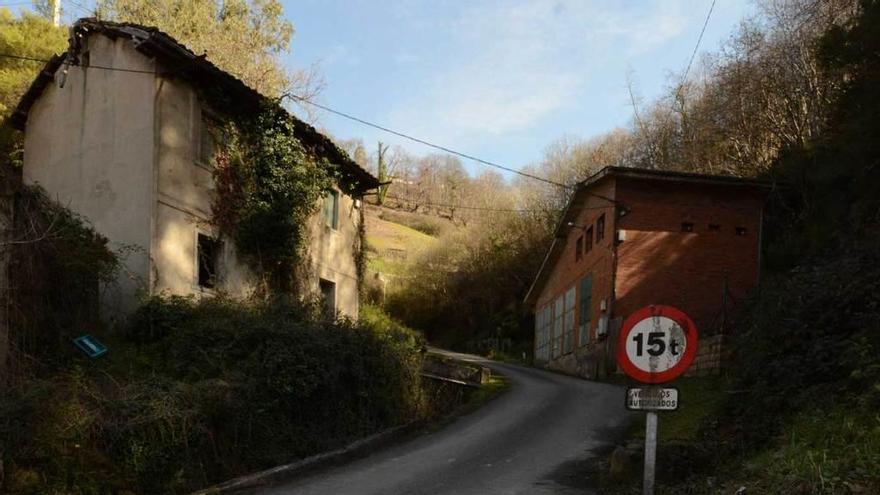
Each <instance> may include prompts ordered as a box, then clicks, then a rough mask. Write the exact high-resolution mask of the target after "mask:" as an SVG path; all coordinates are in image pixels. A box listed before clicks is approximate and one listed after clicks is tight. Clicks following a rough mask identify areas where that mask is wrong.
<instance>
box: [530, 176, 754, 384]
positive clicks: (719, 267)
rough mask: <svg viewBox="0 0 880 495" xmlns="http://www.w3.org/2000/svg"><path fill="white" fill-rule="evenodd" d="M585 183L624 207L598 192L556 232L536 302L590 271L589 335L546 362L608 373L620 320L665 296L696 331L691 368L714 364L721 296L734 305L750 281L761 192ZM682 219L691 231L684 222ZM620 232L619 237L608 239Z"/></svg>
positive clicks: (584, 372)
mask: <svg viewBox="0 0 880 495" xmlns="http://www.w3.org/2000/svg"><path fill="white" fill-rule="evenodd" d="M591 192H593V193H596V194H599V195H603V196H606V197H611V198H613V199H615V200H617V201H618V205H619V207H623V208H624V209H625V210H626V213H625V215H622V216H620V215H618V210H617V209H616V208H615V206H614V205H613V204H611V203H609V202H608V201H607V200H604V199H601V198H599V197H596V196H589V195H587V196H586V197H585V198H583V199H580V200H578V199H577V198H576V201H580V203H577V204H576V203H573V204H572V206H571V207H572V208H579V210H580V213H579V214H578V216H577V220H576V221H575V222H574V223H575V226H574V227H572V228H569V229H568V231H567V232H566V233H565V237H564V238H559V239H558V240H557V242H563V243H564V249H563V250H562V254H561V255H560V257H559V259H558V260H557V261H556V263H555V264H554V266H553V267H552V268H550V270H551V271H550V275H549V276H548V278H547V281H546V283H545V285H544V287H543V289H542V291H541V293H540V295H539V296H538V298H537V304H536V308H535V309H536V310H540V309H542V308H543V307H545V306H546V305H547V304H552V303H553V301H554V300H556V298H557V297H559V296H560V295H563V294H565V292H566V291H567V290H568V289H569V288H571V287H578V285H579V281H580V280H581V279H582V278H583V277H584V276H586V275H587V274H592V277H593V290H592V305H591V315H592V319H591V323H590V338H589V341H588V342H586V343H584V342H579V341H576V343H575V346H574V351H573V352H571V353H568V354H565V355H562V356H560V357H558V358H556V359H551V360H550V362H549V363H547V367H549V368H552V369H556V370H559V371H563V372H566V373H570V374H575V375H579V376H584V377H587V378H597V377H602V376H605V375H607V374H609V373H612V372H614V371H615V370H616V362H615V354H614V344H615V342H616V328H618V327H619V326H620V322H621V320H622V319H625V318H626V317H627V316H629V315H630V314H631V313H633V312H634V311H635V310H637V309H639V308H641V307H642V306H645V305H648V304H669V305H672V306H675V307H677V308H679V309H681V310H683V311H684V312H685V313H687V314H688V315H690V316H691V318H692V319H693V320H694V322H695V324H696V325H697V328H698V330H699V331H700V333H701V335H703V338H702V339H701V344H700V351H699V354H698V357H697V362H695V363H694V368H695V369H694V371H693V372H694V373H704V372H707V371H709V370H712V369H717V367H718V366H719V363H720V360H721V358H720V349H721V337H718V338H714V337H711V335H713V334H715V333H718V332H719V331H720V330H721V328H720V326H721V322H722V306H723V304H722V301H725V300H726V304H727V305H726V310H727V311H733V310H734V308H735V304H736V302H737V301H739V300H741V299H742V298H744V297H745V296H747V295H748V294H749V292H751V290H752V289H753V288H754V286H755V284H756V283H757V279H758V264H759V257H758V252H759V244H760V239H759V234H760V225H761V209H762V206H763V196H762V194H761V193H759V192H757V191H755V190H753V189H749V188H745V187H738V186H729V185H709V184H694V183H683V182H678V181H668V180H637V179H626V178H612V179H610V180H605V181H602V182H600V183H598V184H596V185H595V186H593V188H592V189H591ZM603 214H604V216H605V236H604V239H603V240H602V241H599V242H596V240H595V233H596V221H597V219H598V217H599V216H600V215H603ZM683 224H688V226H689V227H687V229H685V230H689V231H683ZM590 226H592V227H593V247H592V250H590V251H589V252H587V253H585V254H584V255H583V256H582V257H581V258H580V259H578V257H577V256H576V254H575V252H576V249H575V247H576V245H577V239H578V238H579V237H581V236H582V235H584V234H585V229H586V228H587V227H590ZM618 231H621V232H623V234H622V235H623V237H624V238H623V240H621V241H620V242H619V243H618V244H617V245H616V247H615V244H614V242H615V239H616V238H617V235H616V233H617V232H618ZM615 255H616V259H615ZM577 290H578V291H580V288H579V287H578V288H577ZM577 300H580V294H579V293H578V294H577ZM603 300H604V301H606V308H607V309H606V310H605V311H603V310H602V309H601V305H602V301H603ZM576 311H577V316H576V326H577V325H579V324H580V322H581V319H582V315H580V314H579V312H580V308H579V307H578V308H577V310H576ZM603 315H604V316H607V317H608V318H609V320H610V322H609V334H608V336H607V337H606V338H604V339H599V338H597V335H596V330H597V326H598V322H599V317H600V316H603ZM575 334H577V331H575ZM576 337H577V335H576Z"/></svg>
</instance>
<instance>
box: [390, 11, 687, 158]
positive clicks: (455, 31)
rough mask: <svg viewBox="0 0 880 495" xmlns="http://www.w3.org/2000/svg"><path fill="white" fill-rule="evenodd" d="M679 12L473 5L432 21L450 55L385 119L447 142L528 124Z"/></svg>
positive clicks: (640, 49) (644, 44)
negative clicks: (448, 18) (451, 16)
mask: <svg viewBox="0 0 880 495" xmlns="http://www.w3.org/2000/svg"><path fill="white" fill-rule="evenodd" d="M681 12H682V9H681V8H680V5H679V4H678V2H675V1H663V2H659V1H658V2H653V3H645V2H639V3H636V4H634V5H633V6H632V7H631V8H626V7H624V6H622V4H621V3H620V2H614V1H610V2H608V3H599V2H583V1H579V0H572V1H563V0H517V1H513V0H498V1H495V2H491V3H478V4H468V7H467V8H465V9H464V10H462V11H460V12H459V13H458V14H459V15H458V16H457V17H456V18H455V19H454V20H453V21H452V22H451V23H448V22H443V23H442V24H439V23H440V22H442V21H438V22H437V23H435V24H434V28H435V29H445V30H447V32H445V33H443V38H444V39H447V40H448V42H449V46H448V47H443V48H444V57H443V59H442V60H440V61H438V62H437V65H436V67H433V68H432V73H431V74H429V75H428V76H427V78H426V79H425V86H423V87H421V88H408V89H407V90H406V91H404V95H405V96H404V97H403V98H402V99H400V100H398V101H397V102H396V103H395V105H393V106H392V107H391V109H390V110H389V115H388V116H387V117H386V118H385V119H384V120H385V121H387V122H389V124H390V125H392V126H396V127H399V128H401V129H407V130H409V131H411V132H413V133H415V134H417V135H419V136H423V137H425V138H428V139H433V140H437V141H440V142H457V143H460V142H462V141H470V140H474V139H478V138H479V137H480V136H481V135H483V136H485V137H489V136H497V135H501V134H504V133H510V132H517V131H526V130H528V129H530V128H533V126H535V125H538V124H539V123H540V122H541V121H542V119H546V118H548V117H550V116H551V115H552V114H553V113H554V112H557V111H559V110H561V109H564V107H565V106H566V104H567V103H568V102H570V101H572V100H574V99H576V98H577V97H578V94H579V92H581V91H584V90H585V88H586V87H587V84H588V83H589V81H590V78H591V73H593V72H595V71H598V70H601V68H602V67H603V60H607V59H608V57H610V56H611V52H612V50H613V53H614V54H616V56H621V55H624V56H626V55H634V54H637V53H644V52H646V51H649V50H651V49H656V48H657V47H658V46H659V45H661V44H663V43H664V42H666V41H668V40H670V39H672V38H674V37H675V36H677V35H678V34H680V33H681V32H682V31H683V29H684V28H685V25H686V21H688V20H689V19H687V18H686V16H685V15H683V14H682V13H681ZM425 62H426V61H425V60H422V63H425ZM621 77H622V75H621Z"/></svg>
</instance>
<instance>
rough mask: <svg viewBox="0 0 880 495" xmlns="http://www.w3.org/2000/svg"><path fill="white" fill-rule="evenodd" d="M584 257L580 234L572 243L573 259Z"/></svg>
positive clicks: (582, 240) (582, 239) (582, 238)
mask: <svg viewBox="0 0 880 495" xmlns="http://www.w3.org/2000/svg"><path fill="white" fill-rule="evenodd" d="M583 257H584V236H580V237H578V239H577V242H575V244H574V260H575V261H580V260H581V259H582V258H583Z"/></svg>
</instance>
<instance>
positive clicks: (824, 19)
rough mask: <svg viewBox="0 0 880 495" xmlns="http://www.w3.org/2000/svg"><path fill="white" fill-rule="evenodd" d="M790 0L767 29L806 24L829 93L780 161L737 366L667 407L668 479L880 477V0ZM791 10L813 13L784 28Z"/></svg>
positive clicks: (804, 483)
mask: <svg viewBox="0 0 880 495" xmlns="http://www.w3.org/2000/svg"><path fill="white" fill-rule="evenodd" d="M787 9H788V10H786V9H781V10H777V11H775V14H777V17H775V18H772V19H771V20H775V22H776V24H772V23H771V24H770V26H769V27H768V28H767V29H768V31H764V32H765V33H766V35H765V37H766V39H768V40H770V41H769V43H770V46H769V48H773V47H774V46H777V47H780V48H781V47H782V46H787V45H785V43H787V42H792V41H793V40H792V39H790V38H787V37H786V36H803V37H802V38H797V41H798V42H799V43H802V44H803V45H802V50H803V51H804V53H805V54H807V55H809V57H811V58H810V59H808V61H809V63H810V64H812V67H814V68H815V73H814V74H815V77H816V78H817V81H818V82H819V85H818V86H816V87H822V88H825V90H827V93H823V101H824V102H825V103H822V104H821V109H820V110H821V111H819V110H817V113H816V114H811V118H815V119H816V129H815V131H814V133H813V134H812V135H810V136H805V137H804V138H803V139H802V140H801V142H799V143H790V144H788V145H786V146H783V147H781V148H780V149H779V150H778V152H776V153H774V154H773V157H772V160H769V161H768V165H767V166H768V173H770V174H771V175H772V176H774V177H777V178H780V179H783V180H784V181H785V183H786V186H784V187H785V189H784V190H783V192H782V194H780V195H779V196H778V197H776V198H775V199H774V203H773V204H771V207H770V212H771V216H770V218H769V222H768V226H767V227H768V229H767V233H768V240H767V244H766V245H765V253H766V254H767V258H766V262H767V263H766V269H767V270H766V272H765V274H764V279H763V282H762V285H761V287H760V289H759V290H758V291H757V292H756V293H755V294H753V295H752V297H751V298H750V299H749V300H748V301H747V302H746V303H745V306H744V307H743V308H742V312H741V314H740V315H739V318H738V320H737V322H736V325H735V327H736V328H735V330H734V332H732V333H731V336H730V337H731V340H730V343H731V345H730V348H729V354H728V356H727V357H726V360H725V363H726V368H725V371H724V374H723V376H722V377H720V378H719V379H718V381H717V383H715V384H714V385H713V387H712V388H710V389H704V390H702V391H700V392H699V393H696V394H694V391H693V390H689V388H690V387H689V386H688V385H685V384H688V383H690V382H688V381H685V382H683V383H682V386H683V389H684V390H683V394H682V404H683V405H682V410H681V411H680V412H679V413H672V414H668V415H663V416H662V418H661V426H660V428H661V442H660V445H659V453H658V473H659V480H658V482H659V484H660V486H659V487H658V491H660V492H663V493H700V494H702V493H705V494H710V493H711V494H717V493H724V494H727V493H742V492H744V493H780V494H782V493H786V494H788V493H797V494H814V493H815V494H819V493H822V494H826V493H827V494H855V493H865V494H867V493H878V492H880V417H878V416H877V410H878V407H880V357H878V356H880V292H878V289H880V286H878V284H880V268H878V267H880V255H878V253H880V229H878V225H880V216H878V215H880V203H878V201H880V189H878V181H880V175H878V174H880V169H878V167H877V163H878V157H880V144H878V143H880V135H878V126H877V117H876V116H877V113H878V110H880V92H878V90H877V88H878V87H880V86H878V83H880V59H878V55H877V53H878V52H877V47H878V46H880V30H878V26H880V2H876V1H863V2H859V3H858V4H854V3H850V2H829V3H819V2H816V3H813V2H794V3H790V4H787ZM848 9H853V10H848ZM792 19H808V21H801V22H805V23H804V24H802V26H801V28H800V30H794V31H785V30H783V28H784V27H786V26H789V25H788V24H785V23H786V22H788V21H791V20H792ZM786 33H788V34H786ZM807 35H809V36H807ZM767 53H768V55H765V56H764V57H758V58H757V59H756V60H755V61H753V63H756V64H762V63H770V62H771V61H770V60H766V57H769V56H770V55H769V54H774V53H776V52H772V51H769V49H768V52H767ZM779 54H780V55H781V53H779ZM731 63H732V62H731ZM737 63H744V62H737ZM729 67H730V66H729V65H724V66H722V67H721V69H719V70H722V72H721V73H720V74H721V75H723V74H725V73H727V72H724V71H723V69H729ZM789 84H793V82H790V83H789ZM721 89H722V88H718V89H717V91H720V90H721ZM710 94H712V93H710ZM699 101H700V100H698V102H699ZM817 104H818V103H817ZM768 111H769V110H768ZM691 394H694V395H693V396H691ZM688 401H695V402H704V403H707V404H710V405H711V407H710V408H709V409H708V410H706V409H702V408H691V407H689V405H688ZM664 429H666V430H670V431H671V432H678V431H682V430H687V431H690V432H691V434H689V435H684V436H678V435H664V434H663V433H662V432H663V431H664ZM607 481H608V482H607V483H606V486H604V487H603V492H608V493H640V477H639V475H638V473H633V475H632V476H630V477H629V478H628V479H627V480H626V481H625V482H624V483H623V484H622V485H621V484H615V483H614V482H611V481H610V480H607Z"/></svg>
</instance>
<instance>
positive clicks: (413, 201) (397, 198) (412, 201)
mask: <svg viewBox="0 0 880 495" xmlns="http://www.w3.org/2000/svg"><path fill="white" fill-rule="evenodd" d="M385 198H386V199H393V200H395V201H402V202H404V203H410V204H414V205H421V206H433V207H435V208H454V209H456V210H476V211H495V212H507V213H544V212H547V211H557V212H558V211H562V210H559V209H556V208H552V209H549V210H540V209H539V210H534V209H532V210H529V209H515V208H491V207H484V206H466V205H453V204H447V203H431V202H426V201H419V200H417V199H407V198H401V197H400V196H392V195H390V194H389V195H387V196H385ZM607 208H609V206H588V207H585V208H582V209H584V210H604V209H607Z"/></svg>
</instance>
